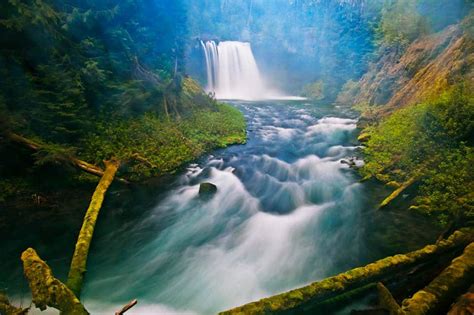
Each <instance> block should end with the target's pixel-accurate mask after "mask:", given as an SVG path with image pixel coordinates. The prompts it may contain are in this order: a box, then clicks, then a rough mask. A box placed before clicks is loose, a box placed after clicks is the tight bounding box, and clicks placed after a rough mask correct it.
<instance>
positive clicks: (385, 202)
mask: <svg viewBox="0 0 474 315" xmlns="http://www.w3.org/2000/svg"><path fill="white" fill-rule="evenodd" d="M416 181H417V177H412V178H410V179H409V180H407V181H406V182H404V183H403V184H402V185H401V186H400V187H398V188H397V189H396V190H395V191H394V192H392V193H391V194H390V196H388V197H387V198H385V199H384V200H383V201H382V203H381V204H380V207H379V209H381V208H384V207H386V206H388V205H389V204H390V203H391V202H392V201H394V200H395V199H396V198H397V197H398V196H400V194H401V193H403V192H404V191H405V190H406V189H407V188H408V187H410V186H411V185H413V184H414V183H415V182H416Z"/></svg>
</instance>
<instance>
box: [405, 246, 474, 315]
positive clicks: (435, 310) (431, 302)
mask: <svg viewBox="0 0 474 315" xmlns="http://www.w3.org/2000/svg"><path fill="white" fill-rule="evenodd" d="M472 279H474V242H473V243H471V244H470V245H468V246H467V247H466V248H465V250H464V253H463V254H462V255H461V256H459V257H458V258H456V259H454V260H453V262H452V263H451V265H449V266H448V267H447V268H446V269H445V270H443V272H442V273H441V274H440V275H439V276H437V277H436V278H435V279H434V280H433V281H432V282H431V283H430V284H428V285H427V286H426V287H425V288H424V289H422V290H420V291H418V292H417V293H415V294H414V295H413V297H412V298H410V299H406V300H404V301H403V303H402V311H403V314H416V315H424V314H439V312H440V311H441V310H440V306H444V305H446V304H448V305H449V303H450V301H451V300H452V298H453V297H456V296H458V294H460V293H462V292H463V291H464V290H465V289H466V286H469V285H470V284H472ZM464 292H465V291H464Z"/></svg>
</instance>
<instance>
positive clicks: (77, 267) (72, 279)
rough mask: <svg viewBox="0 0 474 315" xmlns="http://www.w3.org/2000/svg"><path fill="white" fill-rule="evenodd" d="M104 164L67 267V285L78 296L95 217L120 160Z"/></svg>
mask: <svg viewBox="0 0 474 315" xmlns="http://www.w3.org/2000/svg"><path fill="white" fill-rule="evenodd" d="M105 166H106V167H105V172H104V175H103V176H102V178H101V179H100V181H99V184H98V185H97V188H96V189H95V191H94V194H93V195H92V200H91V203H90V205H89V208H88V209H87V212H86V215H85V217H84V221H83V223H82V228H81V231H80V232H79V237H78V239H77V243H76V249H75V251H74V255H73V257H72V261H71V268H70V269H69V275H68V280H67V286H68V287H69V288H70V289H71V290H72V292H74V294H75V295H76V296H78V297H80V295H81V289H82V282H83V279H84V274H85V272H86V264H87V256H88V254H89V247H90V244H91V241H92V236H93V234H94V228H95V224H96V222H97V217H98V216H99V212H100V208H101V207H102V203H103V201H104V197H105V193H106V192H107V189H108V188H109V186H110V185H111V184H112V181H113V180H114V176H115V174H116V173H117V170H118V168H119V166H120V162H118V161H116V160H112V161H106V162H105Z"/></svg>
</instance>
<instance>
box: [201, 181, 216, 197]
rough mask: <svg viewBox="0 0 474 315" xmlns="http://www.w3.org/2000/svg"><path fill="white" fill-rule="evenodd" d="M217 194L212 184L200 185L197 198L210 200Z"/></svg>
mask: <svg viewBox="0 0 474 315" xmlns="http://www.w3.org/2000/svg"><path fill="white" fill-rule="evenodd" d="M216 192H217V186H216V185H214V184H212V183H201V185H199V197H200V198H204V199H207V198H211V197H212V196H214V194H215V193H216Z"/></svg>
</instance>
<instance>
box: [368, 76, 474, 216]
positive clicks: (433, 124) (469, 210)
mask: <svg viewBox="0 0 474 315" xmlns="http://www.w3.org/2000/svg"><path fill="white" fill-rule="evenodd" d="M364 134H367V135H368V137H367V138H368V139H369V140H368V142H367V146H366V148H365V149H364V153H365V160H366V164H365V166H364V167H363V168H362V169H361V173H362V175H363V176H364V177H366V178H367V177H375V178H377V179H379V180H381V181H382V182H385V183H387V184H390V186H394V187H397V186H400V185H402V184H403V183H404V182H406V181H408V180H409V179H410V178H416V179H417V180H416V183H417V184H419V185H416V186H418V189H417V192H416V195H417V196H416V198H414V199H413V201H412V204H411V209H414V210H417V211H421V212H422V213H424V214H427V215H431V216H434V217H435V218H436V219H437V220H438V221H439V222H440V223H441V224H446V223H448V222H451V221H463V223H465V222H466V221H469V220H472V219H473V218H474V194H473V192H474V172H472V169H473V165H474V149H473V139H474V94H473V91H472V89H470V88H468V87H467V86H466V85H465V84H461V85H459V86H456V87H454V88H452V89H451V90H449V91H448V92H446V93H444V94H442V95H441V96H439V97H438V98H437V99H435V100H432V101H429V102H425V103H421V104H416V105H412V106H407V107H405V108H402V109H400V110H398V111H396V112H394V113H393V114H391V115H390V116H388V117H386V118H385V119H382V121H381V122H379V123H378V124H376V125H372V126H369V127H368V128H366V129H365V130H364Z"/></svg>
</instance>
